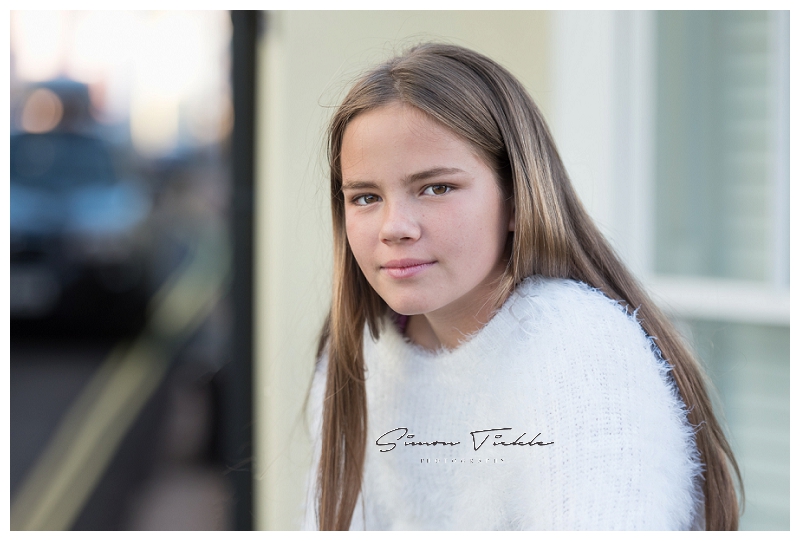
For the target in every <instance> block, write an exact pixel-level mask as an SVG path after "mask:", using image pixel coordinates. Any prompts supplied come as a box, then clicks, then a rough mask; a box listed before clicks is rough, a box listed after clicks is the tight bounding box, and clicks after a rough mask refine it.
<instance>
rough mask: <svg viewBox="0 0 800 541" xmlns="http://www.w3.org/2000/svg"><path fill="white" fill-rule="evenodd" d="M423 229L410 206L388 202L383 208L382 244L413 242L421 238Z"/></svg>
mask: <svg viewBox="0 0 800 541" xmlns="http://www.w3.org/2000/svg"><path fill="white" fill-rule="evenodd" d="M420 232H421V229H420V225H419V221H418V219H417V217H416V216H415V215H414V213H413V212H412V209H411V208H410V205H407V204H405V203H402V202H394V203H390V202H388V201H387V202H386V203H385V204H384V207H383V221H382V223H381V230H380V236H381V242H384V243H387V244H390V243H394V242H403V241H413V240H417V239H418V238H419V235H420Z"/></svg>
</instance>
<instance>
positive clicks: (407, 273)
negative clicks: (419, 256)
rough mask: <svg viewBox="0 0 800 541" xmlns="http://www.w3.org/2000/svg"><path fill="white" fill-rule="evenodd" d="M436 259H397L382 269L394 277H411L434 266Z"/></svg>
mask: <svg viewBox="0 0 800 541" xmlns="http://www.w3.org/2000/svg"><path fill="white" fill-rule="evenodd" d="M434 263H436V262H435V261H420V260H412V259H401V260H397V261H389V262H388V263H386V265H384V266H383V267H381V270H383V271H384V272H386V274H388V275H389V276H390V277H392V278H409V277H411V276H416V275H417V274H419V273H421V272H422V271H424V270H426V269H428V268H429V267H432V266H433V265H434Z"/></svg>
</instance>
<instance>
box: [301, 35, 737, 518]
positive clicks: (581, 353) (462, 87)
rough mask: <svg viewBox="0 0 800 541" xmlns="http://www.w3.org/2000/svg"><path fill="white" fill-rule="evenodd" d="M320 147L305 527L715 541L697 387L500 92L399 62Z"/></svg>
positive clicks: (444, 65)
mask: <svg viewBox="0 0 800 541" xmlns="http://www.w3.org/2000/svg"><path fill="white" fill-rule="evenodd" d="M329 145H330V146H329V160H330V171H331V197H332V209H333V232H334V277H333V300H332V306H331V310H330V314H329V316H328V319H327V321H326V323H325V326H324V329H323V333H322V337H321V339H320V347H319V362H318V365H317V372H316V376H315V380H314V383H313V385H312V390H311V400H312V402H311V404H312V409H313V410H314V411H316V421H315V426H313V430H314V431H315V435H316V437H317V439H318V441H317V443H316V448H315V464H316V470H315V473H316V475H314V476H313V482H312V486H311V488H310V490H309V501H308V503H307V514H306V527H308V528H314V529H316V528H318V529H323V530H346V529H424V530H434V529H458V530H464V529H484V530H485V529H504V530H505V529H595V530H605V529H702V528H705V529H714V530H716V529H736V527H737V523H738V514H739V513H738V504H737V499H736V492H735V490H734V485H733V482H732V477H731V473H730V470H729V468H732V469H733V471H735V472H736V475H737V476H738V469H737V466H736V462H735V460H734V457H733V455H732V453H731V450H730V447H729V446H728V443H727V441H726V440H725V437H724V435H723V433H722V430H721V429H720V426H719V424H718V423H717V420H716V419H715V417H714V414H713V412H712V409H711V403H710V401H709V398H708V395H707V392H706V383H705V376H704V374H703V372H702V370H701V368H700V367H699V365H698V364H697V362H696V361H695V359H694V358H693V356H692V354H691V353H690V352H689V350H688V349H687V347H686V346H685V345H684V343H683V342H682V341H681V339H680V337H679V335H678V333H677V332H676V331H675V329H674V328H673V327H672V325H671V324H670V323H669V321H668V320H667V319H666V318H665V317H664V315H663V314H662V313H661V312H660V311H659V310H658V308H657V307H656V306H655V305H654V304H653V302H652V301H651V300H650V299H649V298H648V297H647V295H646V294H645V293H644V292H643V291H642V289H641V288H640V286H639V285H638V284H637V283H636V281H635V280H634V278H633V277H632V276H631V274H630V273H629V272H628V271H627V270H626V269H625V267H624V266H623V264H622V263H621V262H620V261H619V259H618V258H617V256H616V255H615V254H614V252H613V251H612V250H611V248H610V247H609V245H608V243H607V242H606V240H605V239H604V238H603V237H602V235H601V234H600V233H599V232H598V230H597V228H596V227H595V225H594V224H593V223H592V221H591V219H590V218H589V216H588V214H587V213H586V211H585V210H584V208H583V207H582V205H581V203H580V201H579V200H578V197H577V195H576V194H575V191H574V190H573V188H572V186H571V184H570V181H569V178H568V176H567V173H566V171H565V169H564V165H563V164H562V162H561V159H560V158H559V156H558V152H557V151H556V147H555V144H554V142H553V139H552V136H551V135H550V132H549V131H548V128H547V126H546V124H545V121H544V119H543V118H542V115H541V113H540V112H539V110H538V109H537V107H536V106H535V105H534V103H533V101H532V100H531V98H530V97H529V95H528V94H527V93H526V91H525V90H524V88H523V87H522V85H521V84H520V83H519V82H518V81H517V80H516V79H515V78H514V77H513V76H512V75H511V74H509V73H508V72H507V71H506V70H505V69H503V68H502V67H500V66H499V65H498V64H496V63H495V62H493V61H492V60H490V59H488V58H486V57H484V56H482V55H480V54H478V53H475V52H473V51H470V50H467V49H464V48H461V47H457V46H453V45H442V44H425V45H420V46H417V47H415V48H413V49H411V50H410V51H409V52H408V53H406V54H404V55H402V56H399V57H397V58H394V59H392V60H390V61H388V62H386V63H385V64H382V65H380V66H378V67H377V68H375V69H373V70H372V71H370V72H369V73H367V74H366V75H365V76H363V77H362V78H361V79H360V80H359V81H358V82H356V84H355V86H354V87H353V88H352V89H351V90H350V92H349V93H348V94H347V96H346V97H345V99H344V102H343V103H342V104H341V106H340V107H339V108H338V109H337V111H336V113H335V115H334V117H333V120H332V122H331V126H330V132H329ZM740 483H741V481H740Z"/></svg>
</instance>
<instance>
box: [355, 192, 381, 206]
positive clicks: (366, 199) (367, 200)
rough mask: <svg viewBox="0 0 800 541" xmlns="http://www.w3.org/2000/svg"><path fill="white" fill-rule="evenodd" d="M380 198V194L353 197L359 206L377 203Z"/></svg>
mask: <svg viewBox="0 0 800 541" xmlns="http://www.w3.org/2000/svg"><path fill="white" fill-rule="evenodd" d="M377 200H378V196H376V195H372V194H367V195H359V196H358V197H356V198H355V199H353V203H355V204H356V205H359V206H362V207H363V206H366V205H371V204H372V203H375V202H376V201H377Z"/></svg>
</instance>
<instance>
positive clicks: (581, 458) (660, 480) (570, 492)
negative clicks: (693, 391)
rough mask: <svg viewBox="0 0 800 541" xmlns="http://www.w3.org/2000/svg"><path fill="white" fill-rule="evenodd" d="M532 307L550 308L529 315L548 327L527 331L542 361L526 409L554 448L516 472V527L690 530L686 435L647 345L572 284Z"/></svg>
mask: <svg viewBox="0 0 800 541" xmlns="http://www.w3.org/2000/svg"><path fill="white" fill-rule="evenodd" d="M536 302H537V303H538V304H539V308H541V307H542V306H541V305H542V303H544V304H545V305H546V304H548V303H552V305H551V306H548V307H547V309H545V310H541V311H539V313H540V314H541V315H542V317H544V318H548V317H552V318H553V319H552V320H550V321H549V322H547V321H545V322H542V321H541V318H539V321H538V322H537V325H544V328H547V329H548V332H549V335H548V336H546V337H545V336H542V338H541V342H542V343H540V345H541V346H543V347H544V349H545V350H547V357H548V359H550V361H549V362H548V363H545V364H544V365H543V366H542V368H543V370H544V373H541V372H539V377H538V378H537V379H538V380H539V381H538V382H537V386H536V389H537V393H538V394H539V395H541V396H540V398H542V399H540V400H534V401H533V402H532V404H533V405H534V406H533V407H534V408H543V409H545V410H546V411H538V412H535V414H538V415H539V416H540V417H538V418H542V417H541V416H542V415H543V416H544V417H545V418H547V419H548V420H549V422H548V424H549V425H550V427H551V430H550V432H549V436H550V437H549V439H550V440H552V441H554V444H553V446H552V448H551V449H550V450H549V451H550V452H549V453H547V454H546V455H542V456H543V457H545V458H544V459H543V460H541V461H532V462H531V463H530V467H528V468H526V469H525V470H524V471H523V472H521V476H520V482H521V483H522V484H523V485H524V486H525V487H526V488H527V490H525V493H526V494H527V495H528V496H529V497H527V498H524V499H523V500H522V502H523V503H521V504H520V505H521V507H522V508H523V509H521V511H522V513H521V516H522V517H523V518H522V519H521V523H520V524H517V525H516V526H517V527H520V528H521V529H552V530H681V529H689V528H691V527H692V523H693V521H694V520H696V519H697V517H696V514H697V511H698V508H701V507H700V506H699V502H700V493H699V487H698V479H699V473H700V463H699V459H698V453H697V451H696V447H695V444H694V431H693V428H692V427H691V426H690V425H689V423H688V422H687V420H686V409H685V406H684V404H683V402H682V400H681V398H680V396H679V393H678V391H677V388H676V386H675V384H674V382H673V379H672V377H671V375H670V373H669V371H670V368H669V365H668V364H667V363H666V362H665V361H664V360H663V359H662V358H661V356H660V354H659V353H658V351H657V348H655V346H654V342H653V341H652V340H651V339H650V338H649V337H647V336H646V335H645V333H644V331H643V330H642V329H641V327H640V325H639V324H638V323H637V322H636V320H635V318H634V317H631V316H629V315H627V313H626V312H625V311H624V309H622V308H621V307H620V306H618V305H617V304H616V303H614V302H612V301H611V300H609V299H608V298H606V297H605V296H603V295H602V294H600V293H599V292H596V291H593V290H590V289H589V288H588V287H586V286H584V285H582V284H576V283H573V284H572V285H570V286H569V287H564V288H560V289H559V290H558V291H557V292H556V293H555V294H554V295H552V296H551V297H549V298H548V297H547V296H546V295H545V296H543V298H540V299H536ZM545 314H548V315H545ZM522 327H523V328H522V331H523V332H524V331H525V330H526V329H525V328H524V327H525V323H524V322H523V324H522ZM527 330H528V331H531V328H528V329H527ZM534 362H536V359H534ZM533 414H534V412H532V415H533Z"/></svg>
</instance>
